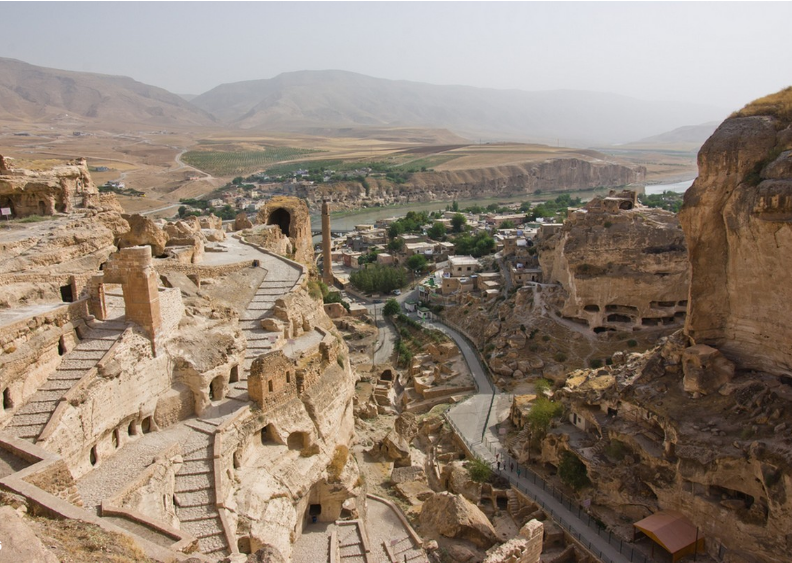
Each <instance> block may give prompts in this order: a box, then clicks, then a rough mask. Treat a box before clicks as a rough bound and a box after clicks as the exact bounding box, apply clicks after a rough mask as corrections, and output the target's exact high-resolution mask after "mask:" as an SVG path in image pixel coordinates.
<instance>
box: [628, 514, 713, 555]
mask: <svg viewBox="0 0 792 563" xmlns="http://www.w3.org/2000/svg"><path fill="white" fill-rule="evenodd" d="M633 526H635V527H636V528H638V529H639V530H641V531H642V532H643V533H644V534H646V535H647V536H649V537H650V538H652V539H653V540H655V541H656V542H657V543H659V544H660V545H661V546H663V547H664V548H665V550H666V551H668V552H669V553H671V554H674V553H677V552H679V551H681V550H683V549H685V548H686V547H689V546H691V545H693V544H694V543H696V535H697V534H696V527H695V526H694V525H693V523H692V522H691V521H690V520H688V519H687V517H685V515H684V514H682V513H681V512H677V511H675V510H662V511H660V512H658V513H656V514H652V515H651V516H648V517H646V518H644V519H643V520H641V521H640V522H636V523H635V524H633Z"/></svg>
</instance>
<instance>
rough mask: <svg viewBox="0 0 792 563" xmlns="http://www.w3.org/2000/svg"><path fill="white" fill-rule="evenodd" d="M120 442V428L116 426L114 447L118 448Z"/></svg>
mask: <svg viewBox="0 0 792 563" xmlns="http://www.w3.org/2000/svg"><path fill="white" fill-rule="evenodd" d="M118 444H119V432H118V428H116V429H115V430H113V447H114V448H117V447H118Z"/></svg>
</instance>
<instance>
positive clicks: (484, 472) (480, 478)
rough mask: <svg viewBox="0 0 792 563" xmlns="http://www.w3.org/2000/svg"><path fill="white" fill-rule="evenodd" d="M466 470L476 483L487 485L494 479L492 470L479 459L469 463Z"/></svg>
mask: <svg viewBox="0 0 792 563" xmlns="http://www.w3.org/2000/svg"><path fill="white" fill-rule="evenodd" d="M466 468H467V470H468V473H469V474H470V478H471V479H473V481H475V482H476V483H486V482H487V481H489V480H490V478H491V477H492V468H490V466H489V465H488V464H487V463H486V462H485V461H483V460H481V459H479V458H475V459H471V460H470V461H468V462H467V464H466Z"/></svg>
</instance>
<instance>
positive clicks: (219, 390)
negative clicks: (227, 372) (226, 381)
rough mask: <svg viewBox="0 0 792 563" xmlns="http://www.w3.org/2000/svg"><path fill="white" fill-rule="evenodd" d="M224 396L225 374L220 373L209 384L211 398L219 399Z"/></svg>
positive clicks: (211, 399)
mask: <svg viewBox="0 0 792 563" xmlns="http://www.w3.org/2000/svg"><path fill="white" fill-rule="evenodd" d="M222 398H223V376H222V375H218V376H217V377H215V378H214V379H213V380H212V383H210V384H209V400H210V401H219V400H220V399H222Z"/></svg>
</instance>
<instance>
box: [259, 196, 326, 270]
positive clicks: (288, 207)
mask: <svg viewBox="0 0 792 563" xmlns="http://www.w3.org/2000/svg"><path fill="white" fill-rule="evenodd" d="M257 222H258V223H259V224H261V225H275V226H276V227H278V229H277V230H279V231H280V232H279V233H278V232H277V230H276V231H275V234H274V235H272V236H273V237H275V238H276V240H283V238H286V239H288V241H289V243H290V248H289V249H288V251H289V253H290V254H291V256H290V257H293V258H294V260H296V261H297V262H300V263H302V264H306V265H310V264H312V263H313V243H312V239H311V218H310V216H309V211H308V205H307V204H306V203H305V200H303V199H300V198H296V197H287V196H277V197H273V198H272V199H270V200H269V201H268V202H267V204H266V205H265V206H264V207H262V208H261V210H259V214H258V219H257ZM273 251H276V250H274V249H273Z"/></svg>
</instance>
